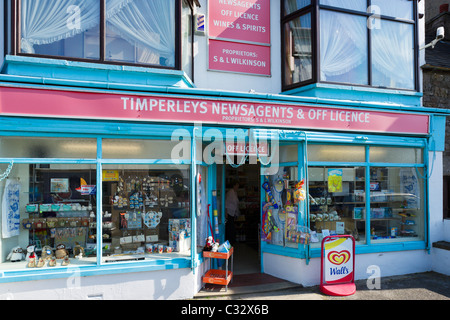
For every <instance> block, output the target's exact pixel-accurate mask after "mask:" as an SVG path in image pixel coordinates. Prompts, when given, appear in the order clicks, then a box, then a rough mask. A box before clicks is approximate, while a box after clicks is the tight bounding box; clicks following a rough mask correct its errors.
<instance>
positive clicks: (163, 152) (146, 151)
mask: <svg viewBox="0 0 450 320" xmlns="http://www.w3.org/2000/svg"><path fill="white" fill-rule="evenodd" d="M190 145H191V144H190V141H188V140H186V139H184V140H181V141H178V140H177V141H171V140H135V139H103V142H102V156H103V158H105V159H171V160H174V161H175V160H189V159H190V158H191V154H190V150H191V149H190Z"/></svg>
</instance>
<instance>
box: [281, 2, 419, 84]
mask: <svg viewBox="0 0 450 320" xmlns="http://www.w3.org/2000/svg"><path fill="white" fill-rule="evenodd" d="M371 4H372V0H367V8H369V7H370V6H371ZM321 10H328V11H332V12H340V13H345V14H352V15H357V16H362V17H366V18H367V19H381V20H387V21H393V22H396V23H406V24H410V25H413V45H414V53H413V61H414V67H413V68H414V89H406V88H396V87H383V86H374V85H373V80H372V78H373V75H372V56H373V54H372V32H371V29H370V28H367V55H368V63H367V64H368V75H367V76H368V79H367V80H368V84H354V83H347V82H333V81H323V80H321V79H320V12H321ZM284 12H285V10H284V1H280V21H281V26H280V39H281V73H282V79H281V80H282V91H288V90H291V89H295V88H299V87H303V86H305V85H309V84H314V83H324V84H334V85H347V86H355V87H363V88H364V87H365V88H379V89H388V90H404V91H412V92H416V91H419V90H420V79H419V72H420V71H419V31H418V21H419V12H418V4H417V1H413V13H412V15H413V20H409V19H402V18H396V17H392V16H386V15H380V16H379V17H378V16H377V17H373V14H372V13H367V12H362V11H356V10H350V9H342V8H338V7H333V6H329V5H322V4H320V0H311V4H310V5H308V6H305V7H303V8H301V9H299V10H297V11H294V12H292V13H290V14H288V15H286V16H284ZM307 12H311V15H312V17H311V33H312V34H311V40H312V42H311V45H312V73H313V75H312V79H311V80H306V81H303V82H297V83H293V84H286V81H285V76H286V75H285V63H284V60H285V59H284V58H285V55H286V50H285V45H286V44H285V41H284V36H285V35H284V25H285V24H286V23H288V22H289V21H291V20H293V19H295V18H298V17H299V16H301V15H303V14H305V13H307Z"/></svg>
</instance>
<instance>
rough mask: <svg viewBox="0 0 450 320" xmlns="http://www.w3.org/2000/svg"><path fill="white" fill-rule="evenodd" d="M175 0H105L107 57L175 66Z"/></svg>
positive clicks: (122, 60)
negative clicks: (124, 2)
mask: <svg viewBox="0 0 450 320" xmlns="http://www.w3.org/2000/svg"><path fill="white" fill-rule="evenodd" d="M175 2H176V1H175V0H169V1H168V0H153V1H127V4H126V5H123V3H122V2H119V1H114V0H107V1H106V8H107V9H106V10H107V13H106V53H105V54H106V57H105V59H106V60H110V61H121V62H130V63H142V64H152V65H159V66H165V67H175Z"/></svg>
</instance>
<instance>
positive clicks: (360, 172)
mask: <svg viewBox="0 0 450 320" xmlns="http://www.w3.org/2000/svg"><path fill="white" fill-rule="evenodd" d="M365 172H366V169H365V168H364V167H338V166H324V167H310V168H308V179H309V195H310V198H309V205H310V216H309V219H310V228H311V231H312V236H311V242H312V243H311V247H313V248H314V247H317V248H318V247H320V244H321V242H322V239H323V238H324V237H325V236H328V235H336V234H338V235H339V234H350V235H352V236H353V237H354V238H355V240H356V242H357V244H364V243H365V235H366V224H365V219H364V212H365V199H366V198H365V186H366V183H365Z"/></svg>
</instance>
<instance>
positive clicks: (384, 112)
mask: <svg viewBox="0 0 450 320" xmlns="http://www.w3.org/2000/svg"><path fill="white" fill-rule="evenodd" d="M190 93H191V94H190V95H187V94H185V92H184V91H183V90H182V89H180V90H176V89H173V90H172V92H170V93H167V92H158V91H156V90H155V91H141V92H131V91H120V90H104V89H100V88H93V87H92V88H90V89H83V90H81V89H75V88H71V89H70V90H69V89H67V88H65V89H64V88H61V87H56V86H54V87H52V86H42V85H32V84H29V85H23V84H22V85H17V84H14V83H12V82H11V83H8V84H7V83H3V84H2V86H1V87H0V95H1V109H0V113H1V114H0V116H1V118H0V122H1V129H0V130H1V149H0V168H1V173H2V177H1V179H2V181H1V182H0V183H1V187H2V190H3V192H2V206H3V209H2V212H3V215H2V239H1V252H2V256H1V257H2V263H1V264H0V269H1V277H0V282H1V283H2V285H8V286H11V288H14V286H21V285H23V284H24V283H27V282H28V281H30V280H40V283H41V284H42V286H43V287H42V288H43V289H42V290H48V288H49V287H51V286H52V285H53V286H54V285H55V284H54V283H55V282H54V281H63V282H64V281H68V280H67V279H68V278H71V277H72V278H73V277H74V276H76V277H78V278H79V279H82V281H80V282H79V283H78V286H77V288H78V289H80V290H79V291H77V292H78V293H77V294H80V295H81V296H83V295H84V296H86V295H88V296H89V294H91V295H93V296H95V294H97V293H96V292H94V291H95V290H94V289H93V288H94V287H95V288H99V286H100V287H101V288H102V289H100V291H101V295H105V296H107V295H108V293H106V292H107V289H106V288H111V287H115V286H116V285H114V283H115V282H116V281H118V279H121V280H122V281H123V280H125V282H127V281H128V282H129V283H135V282H136V281H137V282H139V284H140V285H139V286H138V289H137V290H136V292H133V293H131V291H132V290H131V289H129V290H130V293H129V294H128V295H126V296H128V297H135V295H138V294H142V292H145V293H146V294H147V295H148V296H147V297H149V298H155V299H157V298H161V297H162V298H165V299H172V298H187V297H192V296H193V295H194V294H195V293H196V292H198V291H199V290H200V289H201V287H202V275H203V274H204V273H205V272H206V271H207V269H208V268H209V263H208V261H206V260H205V259H204V258H203V256H202V251H203V248H204V246H205V241H206V238H207V237H208V236H210V235H214V237H215V238H216V239H218V241H219V242H220V243H223V242H224V241H226V240H228V236H229V234H227V233H226V228H225V226H226V223H228V222H229V221H228V219H227V216H226V214H225V213H226V209H225V206H226V193H227V191H228V188H229V187H230V186H231V184H232V182H234V181H238V182H239V189H238V195H239V198H240V212H241V214H240V215H239V216H238V217H237V218H236V221H234V222H235V223H234V226H235V228H236V237H235V239H233V240H235V241H233V242H234V243H233V245H234V246H235V256H236V259H235V268H239V263H240V258H239V248H243V245H247V246H248V247H250V248H252V249H253V251H254V252H255V254H254V255H253V258H252V259H253V264H254V266H256V271H255V270H254V269H253V271H251V272H263V273H268V274H271V275H274V276H276V277H280V278H283V279H287V280H290V281H293V282H296V283H300V284H303V285H314V284H318V281H319V277H320V274H319V271H318V270H320V268H319V267H318V266H319V263H320V254H321V253H320V244H321V240H322V239H323V238H324V237H325V236H327V235H333V234H337V235H341V234H350V235H352V236H353V237H354V238H355V240H356V244H357V246H356V253H357V257H356V264H357V273H356V277H357V278H365V277H367V274H366V269H367V267H368V266H369V265H378V266H379V267H380V268H381V269H382V270H383V273H384V274H386V275H387V274H402V273H403V274H404V273H409V272H420V271H426V270H427V269H429V262H428V261H429V259H427V258H426V257H427V255H428V253H427V250H428V249H429V248H430V234H429V233H430V225H429V224H430V208H431V207H432V206H433V203H432V201H431V200H430V199H432V198H433V196H432V194H433V192H436V190H435V189H434V187H433V186H432V184H431V182H430V181H432V176H431V175H432V171H433V166H434V164H435V158H434V155H435V153H436V151H439V148H441V144H442V141H441V138H440V136H441V132H442V131H441V130H442V128H441V124H442V123H443V121H442V118H443V117H442V116H441V115H439V114H433V113H430V112H429V110H428V112H424V110H423V109H421V108H409V109H407V110H405V109H403V110H401V111H398V110H394V109H393V108H392V109H389V108H381V107H380V106H377V105H375V104H374V105H372V104H370V103H367V104H365V105H363V106H361V105H358V106H356V105H352V104H351V103H348V104H347V105H344V106H343V105H342V104H337V103H336V104H333V103H332V102H331V101H328V102H327V103H326V104H325V103H323V102H321V101H318V99H314V100H312V99H307V98H300V97H299V98H296V97H288V96H271V95H257V94H256V95H255V94H239V96H238V95H235V96H233V95H232V94H228V95H225V94H224V95H217V93H216V92H210V91H206V90H197V89H191V91H190ZM230 240H231V239H230ZM242 250H243V249H242ZM411 261H416V263H415V264H411ZM393 266H394V267H393ZM243 272H244V271H243ZM244 273H245V272H244ZM163 283H164V285H163ZM116 288H117V287H116ZM149 288H150V289H149ZM12 290H13V291H14V289H12ZM36 290H37V289H36ZM99 294H100V293H99Z"/></svg>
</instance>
